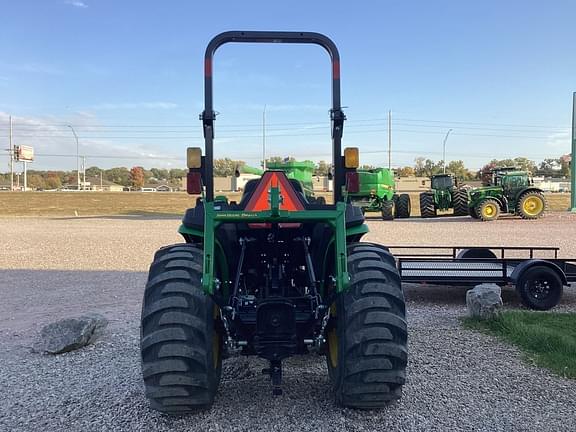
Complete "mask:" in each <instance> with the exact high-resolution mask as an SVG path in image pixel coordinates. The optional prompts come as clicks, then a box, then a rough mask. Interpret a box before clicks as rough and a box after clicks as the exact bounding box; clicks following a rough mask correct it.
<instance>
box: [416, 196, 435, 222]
mask: <svg viewBox="0 0 576 432" xmlns="http://www.w3.org/2000/svg"><path fill="white" fill-rule="evenodd" d="M420 217H423V218H433V217H436V207H435V206H434V197H433V196H432V195H431V194H429V193H421V194H420Z"/></svg>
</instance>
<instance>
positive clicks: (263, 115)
mask: <svg viewBox="0 0 576 432" xmlns="http://www.w3.org/2000/svg"><path fill="white" fill-rule="evenodd" d="M262 169H263V170H264V171H266V104H264V111H262Z"/></svg>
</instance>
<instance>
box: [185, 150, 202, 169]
mask: <svg viewBox="0 0 576 432" xmlns="http://www.w3.org/2000/svg"><path fill="white" fill-rule="evenodd" d="M186 166H187V167H188V169H195V168H200V167H202V149H201V148H200V147H188V148H187V149H186Z"/></svg>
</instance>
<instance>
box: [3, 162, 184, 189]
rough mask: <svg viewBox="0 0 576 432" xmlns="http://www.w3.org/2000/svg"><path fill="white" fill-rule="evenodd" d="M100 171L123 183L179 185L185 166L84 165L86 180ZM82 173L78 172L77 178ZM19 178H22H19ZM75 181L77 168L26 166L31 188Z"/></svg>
mask: <svg viewBox="0 0 576 432" xmlns="http://www.w3.org/2000/svg"><path fill="white" fill-rule="evenodd" d="M100 175H102V180H103V181H105V182H110V183H115V184H118V185H121V186H124V187H134V188H141V187H142V186H144V185H145V184H151V185H154V184H168V185H170V186H179V185H180V184H181V179H182V177H184V176H186V170H185V169H179V168H172V169H165V168H151V169H149V170H148V169H145V168H143V167H140V166H135V167H132V168H130V169H128V168H126V167H115V168H110V169H102V168H99V167H96V166H93V167H90V168H86V181H87V182H92V183H96V184H99V183H98V182H99V181H100ZM0 179H2V180H3V181H4V182H6V181H9V180H10V173H4V174H0ZM82 180H83V174H82V173H80V181H82ZM21 182H22V180H21ZM77 182H78V179H77V174H76V171H39V170H28V186H29V187H31V188H33V189H58V188H61V187H62V186H66V185H71V186H76V184H77Z"/></svg>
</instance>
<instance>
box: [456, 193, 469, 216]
mask: <svg viewBox="0 0 576 432" xmlns="http://www.w3.org/2000/svg"><path fill="white" fill-rule="evenodd" d="M452 207H453V208H454V216H468V214H469V213H468V192H466V189H457V190H456V191H455V192H454V201H453V203H452Z"/></svg>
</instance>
